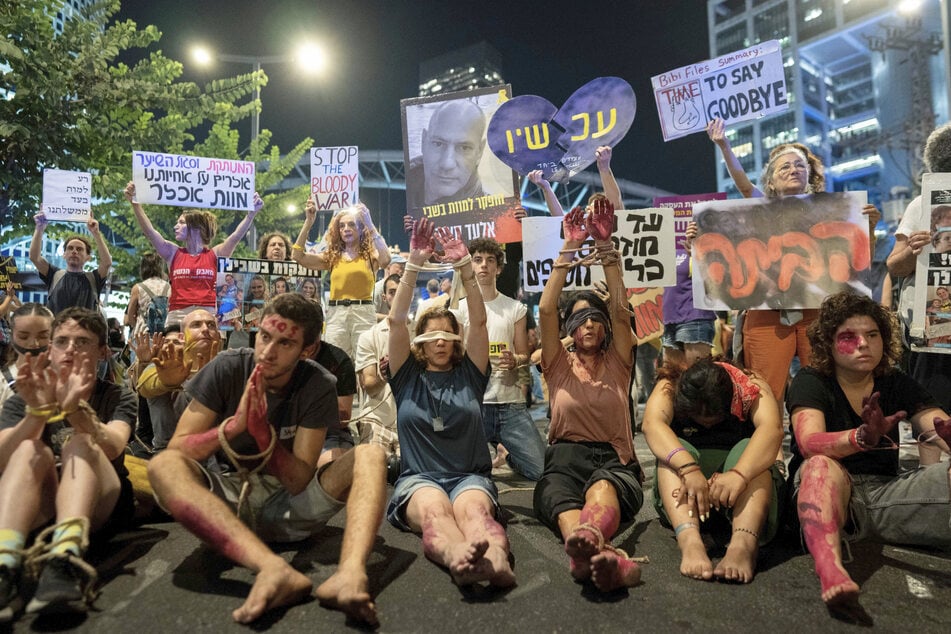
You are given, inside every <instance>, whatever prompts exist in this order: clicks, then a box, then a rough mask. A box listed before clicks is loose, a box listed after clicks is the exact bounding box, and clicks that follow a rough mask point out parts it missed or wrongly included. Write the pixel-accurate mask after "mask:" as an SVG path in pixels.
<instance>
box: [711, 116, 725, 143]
mask: <svg viewBox="0 0 951 634" xmlns="http://www.w3.org/2000/svg"><path fill="white" fill-rule="evenodd" d="M707 136H708V137H710V140H711V141H713V142H714V143H716V144H717V145H722V144H723V143H725V142H726V124H725V123H723V119H721V118H719V117H716V118H715V119H712V120H710V122H709V123H707Z"/></svg>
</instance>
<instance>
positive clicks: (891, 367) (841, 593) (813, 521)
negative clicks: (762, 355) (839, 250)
mask: <svg viewBox="0 0 951 634" xmlns="http://www.w3.org/2000/svg"><path fill="white" fill-rule="evenodd" d="M898 328H899V326H898V323H897V320H896V319H895V316H894V314H893V313H891V312H890V311H888V310H887V309H885V308H884V307H882V306H881V305H880V304H877V303H876V302H875V301H874V300H872V299H871V298H868V297H865V296H862V295H858V294H856V293H854V292H852V291H843V292H840V293H836V294H834V295H831V296H830V297H827V298H826V299H825V300H824V301H823V302H822V306H821V308H820V309H819V316H818V318H817V319H816V321H815V322H814V323H813V324H812V326H810V328H809V340H810V342H811V343H812V350H813V356H812V364H811V366H810V367H808V368H803V369H802V370H800V371H799V373H798V374H797V375H796V378H795V379H793V382H792V384H791V385H790V387H789V396H788V398H787V400H786V407H787V409H788V410H789V414H790V418H791V420H792V426H793V432H794V437H793V441H792V445H791V450H792V455H793V457H792V460H791V461H790V464H789V470H790V473H791V474H793V482H794V489H795V490H794V495H793V500H794V501H795V502H796V509H797V511H798V516H799V522H800V524H801V527H802V536H803V539H804V541H805V544H806V547H807V548H808V549H809V552H810V554H811V555H812V556H813V558H814V559H815V567H816V573H817V574H818V575H819V581H820V584H821V586H822V600H823V601H825V602H826V603H827V604H829V605H839V604H846V603H851V602H852V601H854V600H855V599H856V598H857V596H858V593H859V586H858V584H856V583H855V581H854V580H853V579H852V578H851V577H850V576H849V574H848V572H846V570H845V568H844V567H843V565H842V548H841V539H842V538H845V539H846V540H848V541H850V542H851V541H856V540H861V539H872V540H874V541H878V542H883V543H889V544H906V545H918V546H924V547H927V548H941V549H944V550H951V531H949V530H948V515H949V504H951V491H949V477H951V473H949V469H948V464H947V463H943V462H939V463H935V464H931V465H928V466H923V467H921V468H919V469H916V470H914V471H910V472H904V473H901V474H899V465H898V442H899V436H898V429H897V425H896V423H897V422H898V421H899V420H903V419H906V418H907V419H908V420H910V421H911V424H912V426H913V429H915V431H916V432H918V434H919V436H918V438H919V441H920V442H923V443H928V444H934V445H937V446H938V447H940V448H941V449H942V450H944V451H946V452H947V451H948V444H949V442H951V418H949V417H948V414H947V412H946V411H944V410H943V409H941V407H940V406H939V405H938V403H937V401H935V399H934V398H933V397H932V396H931V395H930V394H929V393H928V392H927V391H926V390H925V389H924V388H923V387H922V386H921V385H920V384H919V383H918V382H917V381H915V380H914V379H913V378H911V377H908V376H907V375H905V374H904V373H902V372H901V371H900V370H898V369H897V368H896V364H897V362H898V360H899V358H900V357H901V341H900V334H899V330H898Z"/></svg>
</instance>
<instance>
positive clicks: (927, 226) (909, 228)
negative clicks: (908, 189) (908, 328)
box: [895, 196, 931, 325]
mask: <svg viewBox="0 0 951 634" xmlns="http://www.w3.org/2000/svg"><path fill="white" fill-rule="evenodd" d="M930 230H931V217H930V214H929V217H928V218H925V217H924V211H923V208H922V204H921V196H918V197H916V198H915V199H914V200H912V201H911V202H910V203H908V206H907V207H905V213H904V214H903V215H902V217H901V222H899V223H898V228H897V229H895V235H896V236H897V235H902V236H905V238H908V237H910V236H911V234H913V233H914V232H916V231H930ZM914 305H915V273H912V274H911V275H909V276H908V277H907V278H905V281H904V282H903V283H902V288H901V293H900V294H899V299H898V315H899V316H900V317H901V319H902V320H903V321H904V322H905V324H906V325H910V324H911V311H912V308H913V307H914Z"/></svg>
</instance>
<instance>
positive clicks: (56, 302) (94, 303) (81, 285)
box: [40, 264, 106, 315]
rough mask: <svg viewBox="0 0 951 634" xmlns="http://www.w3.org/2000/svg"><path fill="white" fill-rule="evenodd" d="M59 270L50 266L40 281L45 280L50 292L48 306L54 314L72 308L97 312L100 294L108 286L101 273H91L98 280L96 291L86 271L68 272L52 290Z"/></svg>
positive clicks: (47, 300)
mask: <svg viewBox="0 0 951 634" xmlns="http://www.w3.org/2000/svg"><path fill="white" fill-rule="evenodd" d="M59 270H60V269H59V267H56V266H53V265H52V264H50V265H49V270H48V271H47V272H46V275H42V274H41V275H40V279H41V280H43V283H44V284H46V288H47V290H49V296H48V297H47V299H46V305H47V306H48V307H49V309H50V310H51V311H52V312H53V314H54V315H55V314H57V313H59V312H60V311H62V310H64V309H66V308H69V307H70V306H78V307H80V308H88V309H90V310H97V309H98V308H99V293H101V292H102V288H103V287H104V286H105V285H106V280H105V279H103V277H102V276H101V275H99V271H91V274H92V276H93V279H94V280H96V288H95V290H94V289H93V287H92V284H91V283H90V279H89V276H88V275H87V274H86V272H85V271H84V272H82V273H73V272H71V271H66V275H65V276H63V279H61V280H60V282H59V284H57V285H56V288H53V289H51V288H50V287H51V286H52V284H53V277H54V275H56V271H59Z"/></svg>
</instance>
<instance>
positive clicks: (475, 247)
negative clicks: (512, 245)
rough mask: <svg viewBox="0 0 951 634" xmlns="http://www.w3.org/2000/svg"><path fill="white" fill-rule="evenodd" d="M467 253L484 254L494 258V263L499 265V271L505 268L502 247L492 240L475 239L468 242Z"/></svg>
mask: <svg viewBox="0 0 951 634" xmlns="http://www.w3.org/2000/svg"><path fill="white" fill-rule="evenodd" d="M469 253H470V254H472V255H475V254H476V253H484V254H485V255H491V256H493V257H494V258H495V263H496V264H498V265H499V270H500V271H501V270H502V267H504V266H505V251H503V250H502V246H501V245H500V244H499V243H498V242H497V241H496V240H495V239H493V238H475V239H473V240H472V241H470V242H469Z"/></svg>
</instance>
